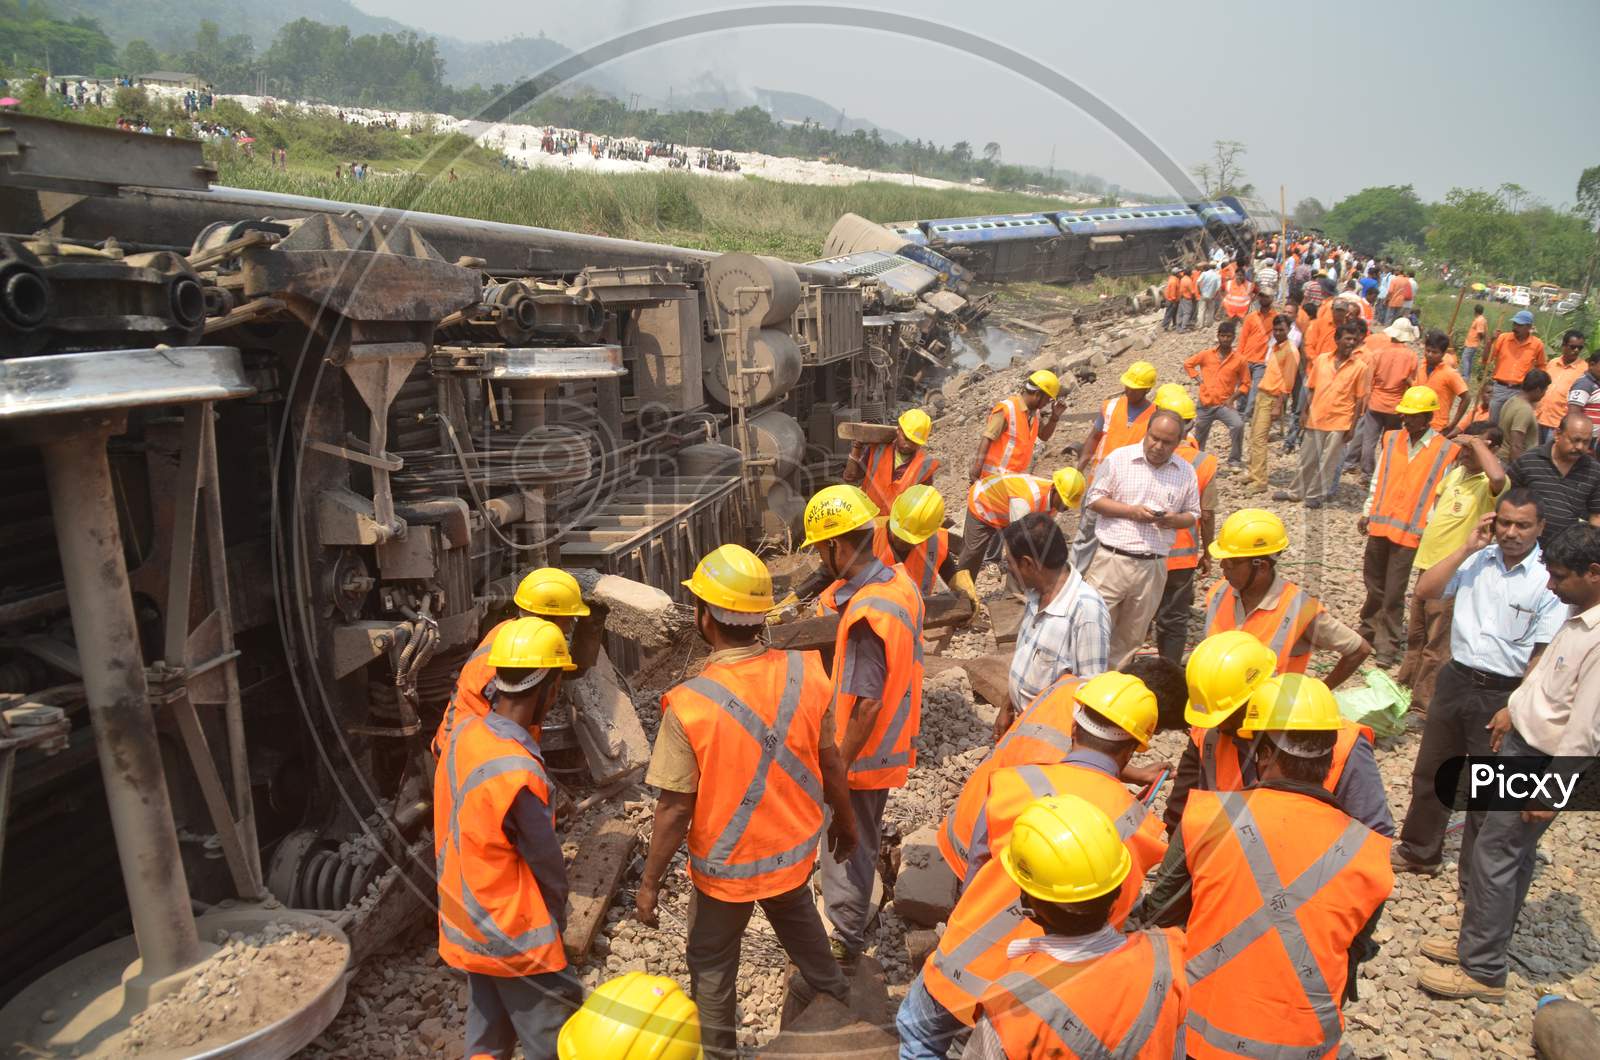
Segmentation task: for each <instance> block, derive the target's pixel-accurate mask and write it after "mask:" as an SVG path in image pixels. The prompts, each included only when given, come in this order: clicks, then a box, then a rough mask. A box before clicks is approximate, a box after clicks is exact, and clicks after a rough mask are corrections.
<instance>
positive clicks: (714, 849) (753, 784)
mask: <svg viewBox="0 0 1600 1060" xmlns="http://www.w3.org/2000/svg"><path fill="white" fill-rule="evenodd" d="M784 656H785V660H784V675H783V697H782V698H781V699H780V700H779V701H778V716H777V718H776V719H774V721H773V723H772V724H771V725H770V726H769V725H768V724H767V723H766V722H764V721H762V720H761V715H759V714H757V713H756V712H755V711H754V710H751V709H750V707H749V706H748V705H747V704H746V703H745V702H744V700H742V699H740V698H739V697H738V696H737V695H735V694H734V693H733V692H732V691H730V690H729V689H728V688H727V687H726V686H724V685H723V684H722V683H721V682H719V681H714V680H712V679H711V678H709V677H706V676H704V675H701V676H700V677H696V678H693V679H691V680H689V681H686V682H684V687H685V688H687V689H689V690H690V691H692V692H695V693H698V694H699V695H702V696H704V697H705V698H706V699H708V700H710V701H711V702H713V703H715V704H716V705H717V706H718V707H720V708H722V710H723V711H724V712H725V713H726V714H727V715H728V716H729V717H731V718H732V719H733V720H734V721H736V722H738V723H739V727H740V728H742V729H743V730H744V731H745V732H746V733H748V734H749V736H750V738H751V739H752V740H754V741H755V742H756V745H757V746H758V747H760V748H761V755H760V758H759V759H757V762H756V769H755V775H754V776H753V777H751V779H750V786H749V787H748V788H746V789H745V793H744V796H743V797H742V798H741V799H740V800H739V808H738V809H737V810H735V811H734V814H733V816H732V817H731V818H729V819H728V823H727V824H726V825H725V826H724V827H723V829H722V833H721V834H720V835H718V836H717V839H716V841H715V842H714V843H712V844H711V849H710V850H709V851H707V852H706V856H705V857H697V856H696V855H695V854H694V853H693V852H692V851H691V852H690V855H689V862H690V864H691V865H692V866H693V867H694V870H695V871H696V872H698V873H701V874H703V875H706V876H710V877H713V878H715V879H722V880H745V879H751V878H754V877H756V876H764V875H766V874H767V873H769V872H777V871H778V870H780V869H786V868H789V867H790V866H792V865H796V864H799V863H800V862H801V861H804V860H808V859H809V858H810V857H811V856H812V854H814V853H815V851H816V848H817V842H818V840H820V839H821V838H822V828H821V827H820V826H819V827H818V828H817V830H816V831H815V832H813V833H812V834H811V835H810V836H809V837H807V838H806V839H805V840H804V841H802V842H801V843H798V844H797V845H795V846H793V847H791V848H789V849H788V850H784V851H780V852H779V853H776V854H771V855H768V856H767V857H764V858H758V859H756V860H755V861H746V862H740V863H739V864H733V863H731V862H729V860H728V859H729V858H730V857H732V855H733V851H734V848H735V847H736V846H738V845H739V840H741V839H743V838H744V833H745V830H746V829H747V828H749V827H750V818H751V817H752V816H754V814H755V811H756V807H757V806H758V805H760V803H761V798H762V796H763V795H765V794H766V790H767V777H768V775H769V774H770V772H771V770H772V767H773V766H774V765H776V766H778V767H779V768H780V769H782V770H783V771H784V772H785V773H787V774H788V775H789V777H790V779H792V780H793V781H794V782H795V783H796V784H797V785H799V786H800V789H801V790H802V791H804V792H805V793H806V794H807V795H809V796H810V797H811V798H812V799H814V800H815V801H816V802H817V804H818V805H819V806H820V805H821V804H822V778H821V777H820V776H819V775H818V774H817V773H815V772H814V771H812V769H811V768H810V767H809V766H807V765H806V764H805V763H804V762H802V761H801V760H800V759H799V758H798V757H797V756H796V755H795V753H794V751H793V750H791V749H790V748H789V746H788V744H786V743H784V738H785V734H786V733H787V732H788V731H789V726H790V724H791V723H792V722H793V721H794V716H795V712H796V711H797V710H799V709H800V691H801V688H802V686H803V681H802V678H803V676H804V672H803V666H802V660H801V657H800V653H799V652H794V651H790V652H785V653H784Z"/></svg>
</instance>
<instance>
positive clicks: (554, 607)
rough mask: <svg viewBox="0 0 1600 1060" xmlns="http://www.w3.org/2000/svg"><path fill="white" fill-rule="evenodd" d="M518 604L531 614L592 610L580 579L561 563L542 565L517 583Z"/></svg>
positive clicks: (560, 613) (561, 613)
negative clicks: (584, 595)
mask: <svg viewBox="0 0 1600 1060" xmlns="http://www.w3.org/2000/svg"><path fill="white" fill-rule="evenodd" d="M516 602H517V606H518V607H520V608H521V609H522V610H524V611H526V612H527V613H528V614H530V615H577V616H579V617H582V616H583V615H587V614H588V613H589V606H588V605H587V604H585V603H584V602H583V590H582V589H580V588H578V579H576V578H574V577H573V576H572V575H570V574H568V573H567V572H566V571H564V570H562V569H561V568H559V567H540V568H539V569H538V570H536V571H533V572H531V573H529V574H528V575H527V577H525V578H523V579H522V582H521V584H519V585H518V586H517V595H516Z"/></svg>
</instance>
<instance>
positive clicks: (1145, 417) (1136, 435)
mask: <svg viewBox="0 0 1600 1060" xmlns="http://www.w3.org/2000/svg"><path fill="white" fill-rule="evenodd" d="M1155 411H1156V406H1155V402H1153V401H1146V402H1145V404H1144V410H1143V411H1142V412H1140V413H1139V415H1137V416H1135V417H1134V418H1133V419H1132V420H1129V419H1128V396H1127V395H1126V394H1123V395H1121V396H1119V397H1114V398H1112V399H1111V400H1110V401H1107V402H1106V403H1105V405H1104V406H1102V407H1101V409H1100V420H1101V423H1103V424H1104V426H1105V430H1103V431H1102V432H1101V433H1100V444H1098V445H1096V446H1095V449H1094V466H1095V467H1099V465H1100V461H1102V460H1104V459H1105V458H1106V457H1107V456H1108V455H1109V454H1110V453H1111V452H1112V451H1113V450H1116V449H1121V448H1122V447H1123V446H1125V445H1133V444H1134V443H1136V442H1141V441H1143V440H1144V432H1145V430H1146V429H1147V428H1148V427H1149V426H1150V417H1151V416H1153V415H1155Z"/></svg>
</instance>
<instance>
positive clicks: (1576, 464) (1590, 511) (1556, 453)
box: [1506, 410, 1600, 546]
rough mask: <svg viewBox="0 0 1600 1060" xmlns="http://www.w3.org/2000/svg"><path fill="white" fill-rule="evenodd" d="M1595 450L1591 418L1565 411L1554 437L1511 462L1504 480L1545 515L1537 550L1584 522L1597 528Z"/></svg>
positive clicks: (1599, 485) (1599, 470)
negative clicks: (1528, 492) (1521, 490)
mask: <svg viewBox="0 0 1600 1060" xmlns="http://www.w3.org/2000/svg"><path fill="white" fill-rule="evenodd" d="M1593 450H1594V428H1593V425H1592V424H1591V423H1590V422H1589V418H1588V417H1587V416H1585V415H1584V414H1583V413H1581V412H1578V411H1576V410H1569V411H1568V412H1567V414H1566V416H1564V417H1562V420H1561V423H1560V425H1559V426H1558V427H1557V428H1556V433H1555V437H1553V438H1551V439H1550V441H1549V442H1548V443H1546V444H1545V445H1541V446H1539V447H1538V448H1537V449H1530V450H1528V451H1527V452H1526V453H1523V454H1522V455H1521V456H1519V457H1517V458H1516V459H1515V460H1513V461H1512V462H1511V464H1510V466H1508V467H1507V468H1506V474H1507V476H1508V477H1509V478H1510V479H1511V484H1512V485H1513V486H1523V487H1526V488H1527V489H1529V490H1532V491H1533V495H1534V496H1535V497H1537V498H1539V508H1540V511H1542V512H1543V514H1544V533H1543V534H1541V535H1540V536H1539V544H1540V545H1541V546H1544V545H1548V544H1549V543H1550V542H1552V541H1554V540H1555V539H1556V538H1557V537H1560V536H1561V532H1562V531H1563V530H1565V529H1566V528H1567V527H1569V526H1574V525H1576V524H1578V523H1582V522H1590V523H1594V524H1595V525H1597V526H1600V461H1597V460H1595V458H1594V457H1593V456H1592V455H1590V454H1591V453H1592V452H1593Z"/></svg>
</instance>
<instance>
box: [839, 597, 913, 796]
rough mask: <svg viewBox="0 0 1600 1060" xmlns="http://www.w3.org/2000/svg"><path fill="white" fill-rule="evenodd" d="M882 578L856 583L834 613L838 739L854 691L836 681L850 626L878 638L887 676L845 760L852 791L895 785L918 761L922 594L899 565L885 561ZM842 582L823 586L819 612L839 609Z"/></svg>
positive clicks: (853, 701)
mask: <svg viewBox="0 0 1600 1060" xmlns="http://www.w3.org/2000/svg"><path fill="white" fill-rule="evenodd" d="M888 570H889V573H890V577H889V578H888V579H887V580H885V581H870V582H867V583H866V584H864V585H862V586H861V587H859V588H858V589H856V591H855V593H854V595H852V596H851V597H850V599H849V600H848V601H847V602H846V603H845V606H844V611H843V613H842V614H841V615H840V616H839V630H838V633H837V634H836V635H835V637H834V641H833V659H834V664H833V680H832V686H833V688H832V701H833V705H834V723H835V728H836V730H837V733H838V737H839V739H841V740H842V739H844V734H845V731H846V730H847V729H849V727H850V718H851V716H852V715H853V714H854V713H855V706H856V697H855V696H854V695H852V694H851V693H849V692H846V691H844V690H843V689H841V688H840V687H839V682H840V681H841V680H842V679H843V677H844V657H845V643H846V641H847V640H848V639H849V636H850V627H852V626H854V625H855V624H856V623H857V622H865V623H867V625H869V626H870V627H872V632H874V633H876V634H877V635H878V639H879V640H881V641H883V650H884V655H885V658H886V661H887V664H888V670H889V673H888V676H887V678H885V681H884V687H883V709H882V710H880V711H878V718H877V721H876V722H875V723H874V724H873V726H872V731H871V732H870V733H868V735H867V742H866V743H865V744H864V745H863V746H862V748H861V753H860V755H859V756H858V757H857V758H856V760H855V761H854V762H847V763H846V764H845V768H846V771H847V772H848V774H849V779H850V787H851V789H852V790H854V791H878V790H880V789H883V788H900V787H904V786H905V783H906V774H907V773H908V772H910V769H911V767H912V766H914V765H916V764H917V746H916V739H917V732H918V730H919V729H920V728H921V725H922V614H923V608H922V596H921V594H919V593H918V592H917V587H916V586H915V585H913V584H912V583H911V578H910V577H909V576H908V575H907V574H906V572H905V569H904V568H902V567H889V568H888ZM843 587H844V582H842V581H836V582H834V583H833V584H832V585H830V586H828V587H827V588H826V589H824V590H823V592H822V597H821V604H820V610H821V612H822V613H826V612H828V611H838V610H839V606H838V604H837V602H836V601H837V595H838V592H839V590H840V589H841V588H843Z"/></svg>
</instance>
